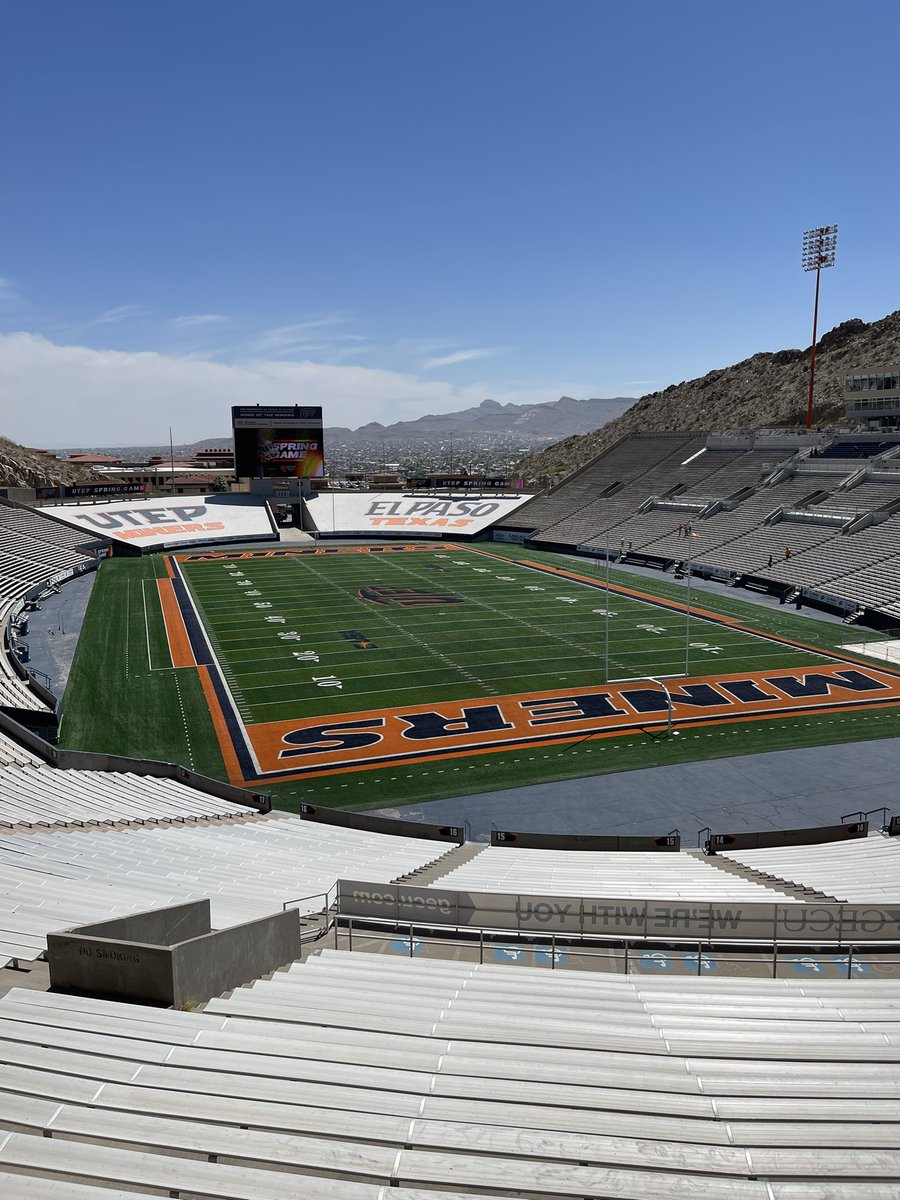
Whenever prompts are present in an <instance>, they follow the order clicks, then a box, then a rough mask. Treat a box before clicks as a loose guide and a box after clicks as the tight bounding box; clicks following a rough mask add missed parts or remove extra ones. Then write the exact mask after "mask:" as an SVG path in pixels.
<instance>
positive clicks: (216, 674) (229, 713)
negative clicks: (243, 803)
mask: <svg viewBox="0 0 900 1200" xmlns="http://www.w3.org/2000/svg"><path fill="white" fill-rule="evenodd" d="M169 563H170V565H171V568H172V571H173V576H172V590H173V592H174V593H175V599H176V601H177V602H178V609H179V612H180V613H181V619H182V621H184V627H185V629H186V630H187V635H188V640H189V641H190V644H191V652H192V653H193V655H194V661H195V662H196V663H197V665H198V666H200V667H206V668H207V669H208V671H209V679H210V682H211V683H212V687H213V691H214V692H215V694H216V699H217V700H218V702H219V708H220V710H221V713H222V719H223V721H224V722H225V728H226V729H227V730H228V737H229V739H230V741H231V746H232V749H233V750H234V752H235V755H236V756H237V760H238V765H239V766H240V768H241V774H242V775H243V777H244V780H245V781H246V782H247V783H253V782H255V781H257V780H260V779H265V778H266V776H265V775H261V774H260V772H259V767H258V765H257V763H256V761H255V760H254V758H253V755H252V754H251V753H250V749H249V747H248V745H247V739H246V731H245V727H244V722H243V720H242V718H241V714H240V713H239V712H238V711H237V706H236V704H235V703H234V697H233V696H232V694H231V691H230V689H229V687H228V684H227V683H226V682H225V676H224V675H223V674H222V668H221V667H220V666H219V661H218V659H217V658H216V655H215V652H214V651H213V648H212V644H211V643H210V641H209V638H208V636H207V633H206V629H205V628H204V625H203V622H202V621H201V620H200V617H199V615H198V613H197V610H196V608H195V607H194V602H193V599H192V598H191V594H190V592H189V591H188V586H187V583H186V582H185V580H184V577H183V576H182V574H181V568H180V566H179V564H178V562H177V561H176V560H175V558H174V557H170V558H169Z"/></svg>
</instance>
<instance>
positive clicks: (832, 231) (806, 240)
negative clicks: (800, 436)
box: [803, 225, 837, 429]
mask: <svg viewBox="0 0 900 1200" xmlns="http://www.w3.org/2000/svg"><path fill="white" fill-rule="evenodd" d="M836 247H837V225H820V226H819V228H818V229H807V231H806V232H805V233H804V235H803V270H804V271H815V273H816V302H815V305H814V306H813V335H812V349H811V350H810V353H809V398H808V400H807V402H806V428H807V429H812V416H813V382H814V380H815V376H816V329H817V326H818V323H819V276H820V274H821V272H822V268H823V267H833V266H834V252H835V249H836Z"/></svg>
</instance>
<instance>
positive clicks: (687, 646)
mask: <svg viewBox="0 0 900 1200" xmlns="http://www.w3.org/2000/svg"><path fill="white" fill-rule="evenodd" d="M690 525H691V522H688V528H690ZM691 537H693V534H692V533H688V538H691ZM687 552H688V557H687V609H686V611H685V617H684V673H685V675H689V674H690V670H691V576H692V575H693V569H692V568H693V563H692V562H691V544H690V541H689V542H688V548H687ZM670 699H671V698H670ZM670 715H671V714H670ZM669 732H670V733H671V732H672V731H671V728H670V729H669Z"/></svg>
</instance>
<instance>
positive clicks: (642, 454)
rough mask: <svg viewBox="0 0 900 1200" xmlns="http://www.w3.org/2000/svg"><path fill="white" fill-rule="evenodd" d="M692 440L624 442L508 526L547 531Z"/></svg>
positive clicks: (683, 437)
mask: <svg viewBox="0 0 900 1200" xmlns="http://www.w3.org/2000/svg"><path fill="white" fill-rule="evenodd" d="M692 440H693V439H692V437H691V435H690V434H677V433H673V434H660V435H647V436H645V437H628V438H623V439H622V441H620V442H617V443H616V444H615V445H614V446H612V447H610V449H609V450H607V451H605V453H603V454H601V455H600V456H599V457H598V458H596V459H594V461H593V462H590V463H588V464H587V466H585V467H583V468H582V469H581V470H580V471H576V472H575V473H574V475H572V476H570V477H569V478H568V479H566V480H564V481H563V482H562V483H561V484H559V486H558V487H556V488H554V490H553V491H551V492H548V493H547V494H545V495H543V496H535V498H534V499H533V500H529V501H528V502H527V504H523V505H522V507H521V508H519V509H517V510H516V512H515V513H514V514H513V515H512V516H511V517H510V518H509V520H508V521H504V525H507V526H510V527H512V528H515V529H529V530H544V529H546V528H548V527H549V526H551V525H554V524H555V523H556V522H557V521H560V520H562V519H563V518H564V517H567V516H570V515H571V514H573V513H575V512H576V511H577V510H578V509H580V508H583V507H584V506H585V505H586V504H590V503H591V501H593V500H595V499H596V498H597V496H598V494H599V493H600V492H602V491H604V490H605V489H607V488H611V487H613V486H615V485H618V484H622V483H630V482H632V481H633V480H635V479H637V478H639V477H641V476H644V475H647V474H648V472H652V471H653V469H654V467H655V466H656V465H657V464H658V463H660V462H663V461H664V460H666V459H667V458H669V457H670V455H672V454H677V453H678V452H679V450H681V449H683V448H684V447H685V446H687V445H689V444H690V443H691V441H692ZM683 457H686V455H684V456H683Z"/></svg>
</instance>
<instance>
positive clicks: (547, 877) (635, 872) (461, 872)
mask: <svg viewBox="0 0 900 1200" xmlns="http://www.w3.org/2000/svg"><path fill="white" fill-rule="evenodd" d="M435 886H437V887H443V888H452V889H454V890H457V891H472V892H506V893H510V894H513V895H538V896H540V895H543V896H591V897H603V896H609V897H612V898H615V899H622V900H625V899H630V898H645V897H647V896H659V897H661V898H662V897H664V898H665V899H667V900H696V901H712V900H727V901H733V900H745V901H760V902H761V903H764V904H772V903H775V902H776V901H778V902H784V903H790V902H793V901H794V900H796V899H797V897H796V896H794V895H790V894H788V892H787V891H783V890H773V888H771V887H767V886H765V885H764V884H760V883H758V882H755V881H754V880H751V879H744V878H741V877H739V876H737V875H731V874H728V873H726V872H724V871H720V870H719V869H718V868H717V867H716V866H715V865H714V864H712V863H711V862H710V861H709V860H708V859H706V858H704V857H702V856H698V855H696V854H691V853H687V852H682V853H677V854H672V853H657V852H653V851H648V852H641V851H633V852H632V851H603V850H579V851H571V850H518V849H514V848H512V847H509V848H507V847H493V846H488V847H485V849H484V850H483V851H482V852H481V853H480V854H478V855H476V857H475V858H473V859H471V860H470V861H469V862H466V863H463V864H462V865H461V866H459V867H456V868H455V869H453V870H451V871H449V872H448V873H447V874H446V875H443V876H441V877H439V878H438V879H437V881H436V884H435Z"/></svg>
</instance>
